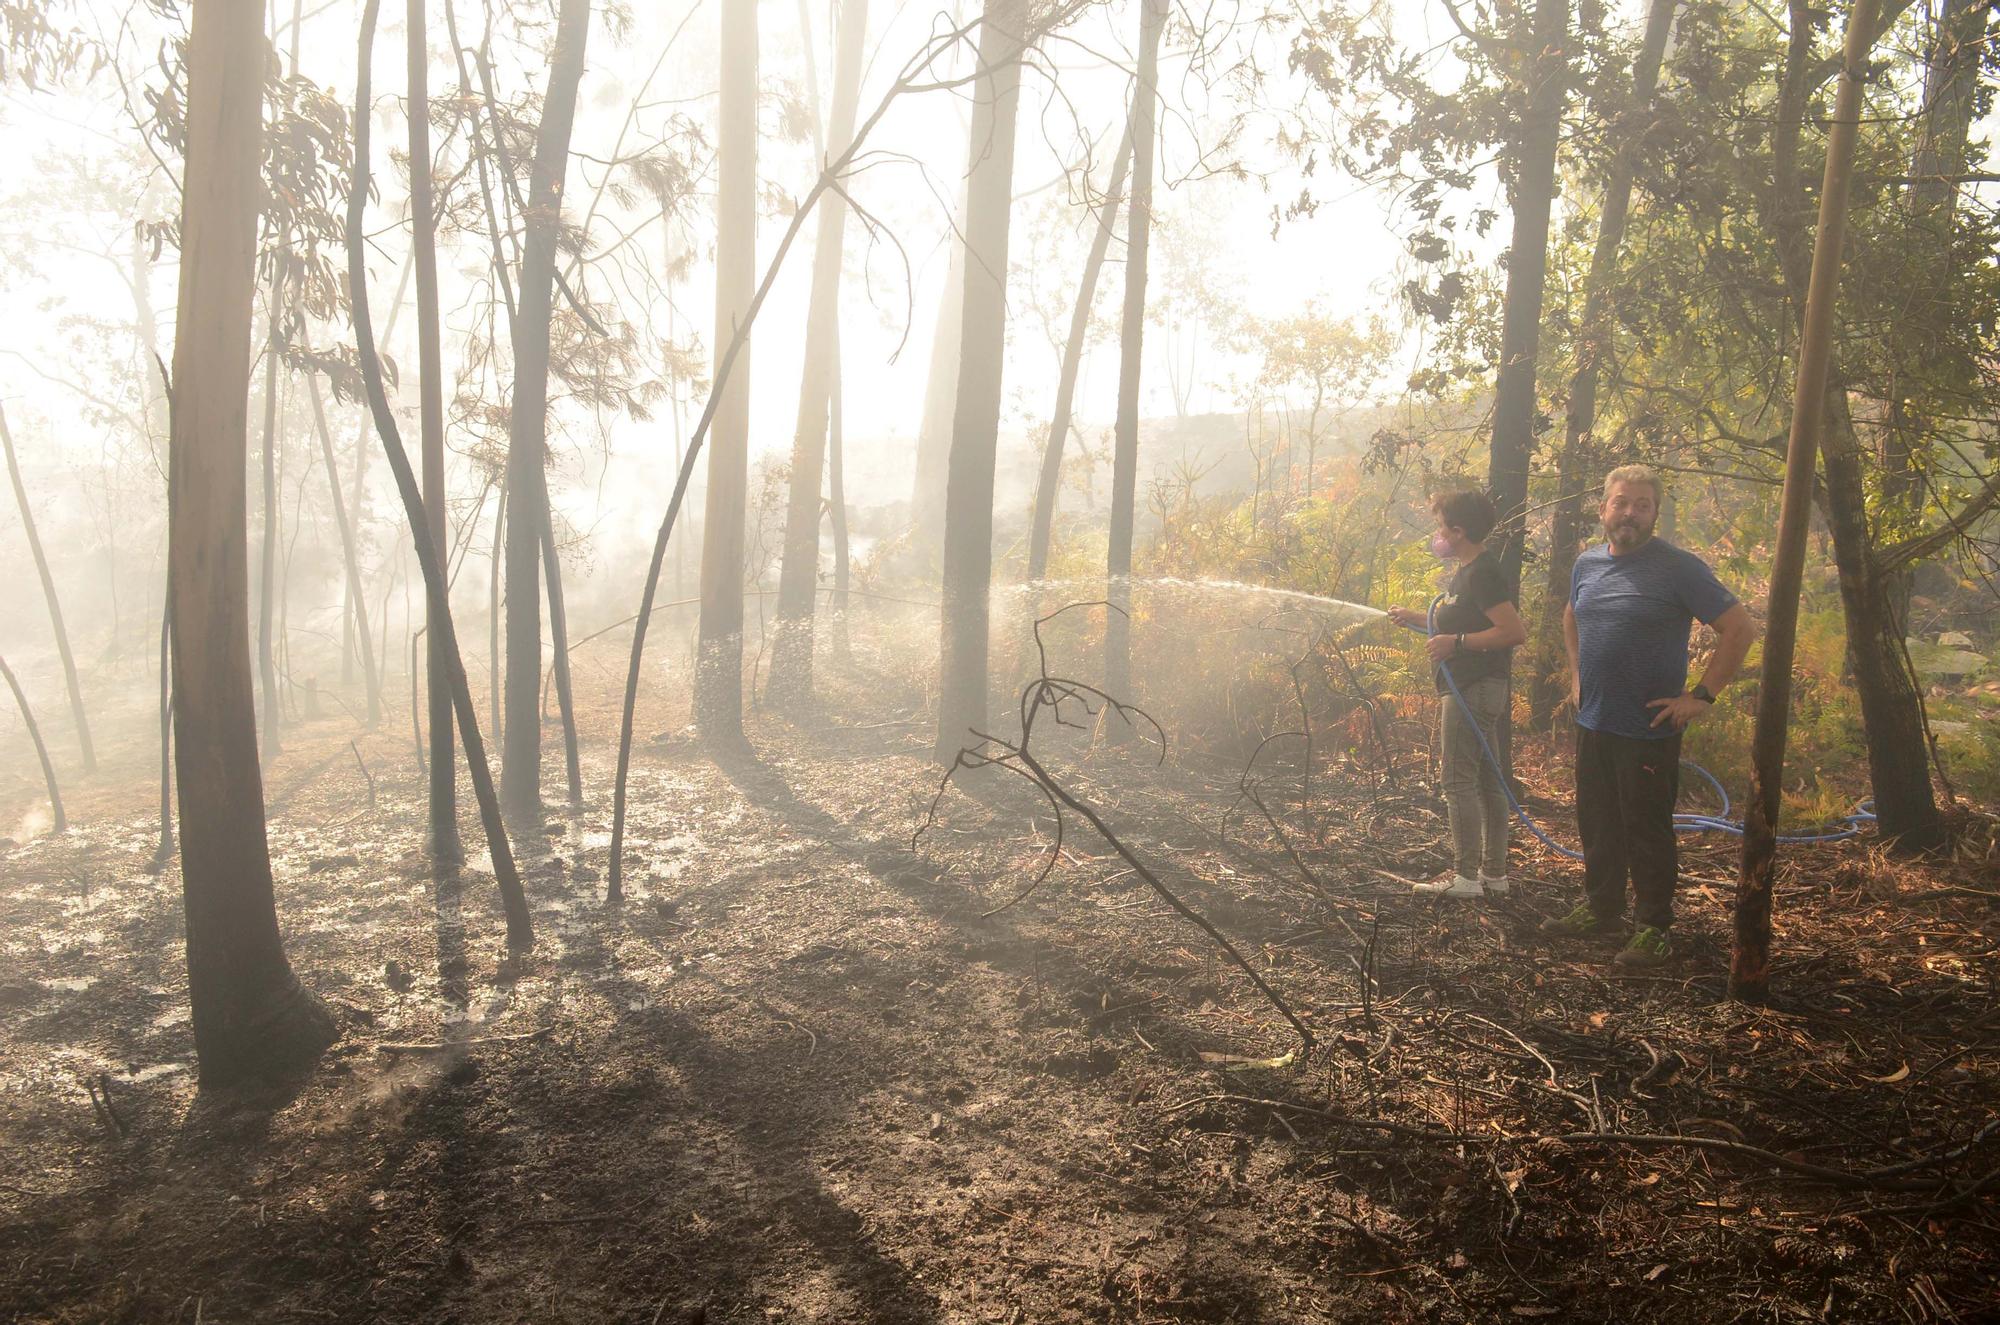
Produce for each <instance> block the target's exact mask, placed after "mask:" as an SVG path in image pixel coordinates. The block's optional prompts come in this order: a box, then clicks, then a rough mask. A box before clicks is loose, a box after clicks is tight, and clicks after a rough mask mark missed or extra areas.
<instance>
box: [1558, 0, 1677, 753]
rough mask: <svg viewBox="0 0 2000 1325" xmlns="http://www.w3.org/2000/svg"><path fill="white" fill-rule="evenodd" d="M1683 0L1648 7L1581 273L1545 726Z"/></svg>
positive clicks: (1562, 462) (1563, 689) (1561, 665)
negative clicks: (1633, 228)
mask: <svg viewBox="0 0 2000 1325" xmlns="http://www.w3.org/2000/svg"><path fill="white" fill-rule="evenodd" d="M1677 2H1678V0H1652V6H1651V8H1650V9H1648V10H1647V13H1646V33H1645V37H1644V38H1643V39H1642V40H1641V42H1640V44H1639V58H1638V59H1637V60H1636V61H1634V63H1633V67H1632V113H1633V116H1634V119H1633V121H1632V122H1631V123H1629V124H1627V125H1625V126H1624V131H1623V133H1622V134H1621V135H1620V137H1619V139H1618V143H1617V147H1616V149H1615V152H1614V155H1613V156H1612V158H1611V170H1610V173H1609V174H1608V175H1607V176H1606V178H1605V181H1604V206H1603V210H1602V211H1601V212H1600V213H1599V214H1598V221H1597V246H1596V248H1594V249H1593V250H1592V251H1591V255H1590V272H1589V274H1588V275H1587V276H1586V277H1585V278H1584V280H1585V287H1584V295H1583V316H1582V318H1581V320H1580V323H1579V325H1578V328H1577V361H1576V371H1575V372H1574V373H1572V374H1571V375H1570V379H1569V408H1568V410H1567V414H1566V417H1565V419H1564V424H1563V447H1562V451H1561V452H1560V453H1559V454H1558V455H1557V457H1556V506H1555V514H1554V518H1553V521H1552V524H1551V527H1550V531H1549V574H1548V588H1547V590H1546V592H1545V595H1544V597H1543V600H1542V613H1541V626H1540V630H1539V632H1538V636H1539V637H1538V639H1537V641H1536V648H1535V666H1534V674H1533V676H1532V678H1531V679H1530V681H1529V684H1528V713H1529V718H1528V721H1529V724H1530V725H1531V726H1533V727H1534V728H1535V729H1536V730H1537V731H1544V730H1547V729H1548V727H1549V726H1550V724H1551V723H1553V722H1554V720H1555V712H1556V706H1557V705H1558V704H1560V703H1561V702H1562V700H1563V697H1564V695H1565V694H1566V693H1567V686H1566V685H1565V683H1564V670H1565V662H1564V656H1563V636H1562V618H1563V614H1562V612H1561V611H1560V610H1558V608H1557V604H1559V603H1566V602H1568V601H1569V580H1570V574H1571V572H1573V571H1574V570H1575V569H1576V554H1577V545H1578V544H1579V543H1581V542H1582V541H1583V536H1584V528H1585V525H1584V519H1585V517H1584V510H1585V507H1584V501H1583V492H1582V488H1583V485H1584V484H1585V483H1586V482H1587V481H1588V479H1587V476H1588V475H1589V474H1590V473H1591V472H1592V471H1593V470H1594V468H1595V466H1594V465H1593V464H1592V463H1591V462H1590V460H1589V459H1588V457H1589V456H1590V454H1591V451H1592V445H1593V442H1594V433H1595V429H1596V427H1597V386H1598V382H1599V381H1600V380H1601V378H1602V376H1603V372H1604V364H1605V361H1606V360H1607V359H1609V358H1610V357H1611V283H1612V281H1613V280H1614V279H1616V276H1617V271H1618V250H1619V247H1620V246H1621V245H1622V244H1623V243H1624V242H1625V219H1626V217H1627V216H1628V215H1630V213H1631V208H1632V180H1633V176H1634V174H1635V173H1636V166H1637V154H1638V149H1639V145H1640V142H1641V140H1642V139H1643V138H1644V137H1645V135H1646V131H1647V128H1648V127H1649V123H1650V115H1651V109H1652V102H1653V93H1654V91H1655V90H1656V89H1657V88H1658V87H1659V84H1660V62H1661V61H1662V59H1664V58H1665V55H1666V50H1667V37H1668V35H1669V34H1670V33H1671V32H1672V31H1673V27H1674V11H1675V8H1676V5H1677Z"/></svg>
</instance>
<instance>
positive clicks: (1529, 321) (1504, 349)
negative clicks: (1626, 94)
mask: <svg viewBox="0 0 2000 1325" xmlns="http://www.w3.org/2000/svg"><path fill="white" fill-rule="evenodd" d="M1568 38H1569V9H1568V0H1535V17H1534V25H1533V29H1532V31H1531V33H1530V36H1529V47H1530V49H1529V50H1528V51H1526V52H1525V53H1524V59H1523V67H1524V68H1525V69H1526V70H1527V78H1528V80H1529V82H1528V86H1527V89H1526V111H1527V113H1526V117H1525V118H1524V120H1523V121H1522V124H1521V127H1520V137H1519V138H1518V139H1517V140H1516V142H1515V145H1514V151H1513V156H1514V163H1515V171H1514V187H1513V204H1514V233H1513V238H1512V240H1511V241H1510V242H1509V244H1508V248H1507V293H1506V297H1505V302H1504V304H1503V307H1502V311H1501V323H1500V372H1499V376H1498V378H1497V379H1496V380H1495V382H1494V384H1493V442H1492V450H1491V457H1490V468H1489V472H1488V476H1487V483H1488V486H1489V487H1490V488H1491V489H1492V495H1493V505H1494V508H1495V509H1496V510H1497V511H1498V512H1499V515H1500V526H1499V528H1498V529H1497V530H1496V531H1495V532H1496V533H1497V534H1498V536H1499V538H1500V549H1499V551H1500V568H1501V570H1502V572H1503V573H1504V574H1505V575H1506V577H1507V587H1508V590H1509V592H1511V593H1513V594H1514V595H1515V601H1517V602H1518V601H1519V595H1520V588H1521V555H1522V552H1523V548H1524V543H1525V530H1524V528H1523V519H1524V517H1525V514H1526V511H1527V508H1528V471H1529V467H1530V462H1531V461H1532V459H1533V457H1534V453H1535V367H1536V362H1535V360H1536V355H1537V353H1538V352H1539V349H1540V342H1541V329H1542V285H1543V282H1544V278H1545V277H1546V276H1547V274H1548V268H1549V209H1550V206H1551V204H1552V203H1553V202H1554V199H1555V190H1556V146H1557V143H1558V142H1559V141H1560V138H1561V134H1562V112H1563V103H1564V101H1565V99H1566V98H1567V96H1568V93H1569V56H1568V52H1567V51H1566V50H1565V49H1564V47H1565V44H1566V43H1567V41H1568Z"/></svg>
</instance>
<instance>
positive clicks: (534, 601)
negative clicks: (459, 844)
mask: <svg viewBox="0 0 2000 1325" xmlns="http://www.w3.org/2000/svg"><path fill="white" fill-rule="evenodd" d="M589 34H590V2H589V0H562V6H561V9H560V10H559V13H558V17H557V20H556V42H555V54H554V57H553V59H552V61H551V63H550V68H549V86H548V92H547V94H546V95H545V96H544V97H543V98H542V117H541V123H540V125H539V126H538V127H537V129H536V133H535V159H534V163H533V165H532V166H531V167H530V168H529V173H528V205H527V212H526V216H525V220H526V229H527V233H526V238H525V240H524V242H523V245H522V250H521V280H520V284H519V286H518V288H517V290H516V296H517V298H518V299H519V301H520V302H519V311H518V312H517V314H516V316H515V318H514V400H513V407H512V409H511V411H510V412H509V416H508V417H509V423H508V435H507V506H508V509H509V510H510V511H511V512H512V517H511V519H510V521H509V523H508V526H507V551H506V557H507V562H506V566H507V627H506V629H507V673H506V681H505V685H506V692H505V696H504V701H503V704H504V708H505V710H506V715H507V732H506V737H505V741H504V745H503V749H502V756H501V761H500V790H501V803H502V804H503V805H504V807H505V808H506V812H507V817H508V819H509V821H510V822H512V823H513V824H515V825H516V826H517V827H519V828H521V829H524V830H530V829H539V827H540V824H541V815H542V769H541V760H542V725H541V713H540V709H541V684H542V613H541V605H542V595H541V583H540V581H541V579H542V542H543V534H544V530H543V527H542V526H543V525H544V524H545V523H546V521H547V520H548V503H547V498H546V494H547V492H548V486H547V484H548V478H547V474H546V473H545V469H546V466H547V464H548V405H549V319H550V315H551V313H552V312H553V311H554V296H555V276H556V240H557V232H558V228H559V224H560V221H561V215H562V189H563V180H564V177H565V176H566V175H567V173H568V169H569V139H570V128H571V126H572V124H573V123H574V121H575V117H576V93H577V85H578V84H579V83H580V82H581V80H582V78H583V57H584V47H585V44H586V39H587V38H588V36H589Z"/></svg>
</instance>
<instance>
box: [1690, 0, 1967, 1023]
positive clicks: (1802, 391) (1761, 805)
mask: <svg viewBox="0 0 2000 1325" xmlns="http://www.w3.org/2000/svg"><path fill="white" fill-rule="evenodd" d="M1875 5H1876V0H1855V4H1854V8H1853V10H1852V12H1850V13H1849V15H1848V19H1847V43H1846V50H1845V67H1844V68H1843V70H1842V72H1841V76H1840V91H1839V93H1838V96H1837V98H1836V101H1835V104H1834V112H1833V118H1832V120H1831V121H1830V124H1829V131H1828V134H1827V148H1826V173H1825V177H1824V179H1823V181H1822V184H1821V187H1820V202H1819V230H1818V233H1817V235H1816V236H1815V238H1814V242H1813V254H1812V270H1811V276H1810V278H1809V280H1808V283H1807V293H1806V307H1805V316H1804V319H1803V321H1802V324H1801V327H1800V331H1799V371H1798V380H1797V383H1796V385H1795V386H1794V388H1793V392H1792V428H1791V439H1790V442H1789V443H1788V445H1787V447H1786V454H1785V489H1784V500H1783V506H1782V509H1781V512H1780V515H1779V521H1778V551H1777V557H1776V560H1775V563H1774V565H1773V566H1772V568H1771V592H1770V597H1769V604H1770V605H1769V608H1768V611H1767V624H1766V626H1765V636H1764V670H1763V675H1762V678H1761V682H1760V689H1759V691H1758V696H1757V727H1756V733H1755V735H1754V737H1753V738H1752V744H1751V751H1750V764H1751V766H1750V803H1749V807H1748V808H1747V809H1746V810H1745V812H1744V817H1743V861H1742V867H1741V870H1740V872H1739V874H1738V875H1737V882H1736V915H1735V931H1736V932H1735V947H1734V951H1733V952H1732V954H1731V960H1730V967H1729V993H1730V996H1731V997H1732V998H1736V999H1739V1000H1742V1001H1744V1002H1749V1003H1761V1002H1763V1001H1764V1000H1765V999H1767V998H1768V997H1769V996H1770V972H1771V892H1772V883H1773V881H1774V879H1775V878H1776V875H1777V864H1778V859H1777V857H1778V840H1777V823H1778V807H1779V802H1780V799H1781V796H1782V793H1783V790H1784V787H1783V782H1784V771H1785V728H1786V724H1787V723H1788V722H1789V721H1790V717H1791V697H1792V655H1793V650H1794V646H1795V644H1796V642H1797V638H1798V624H1799V586H1800V584H1801V582H1802V581H1803V579H1804V576H1805V552H1806V524H1807V518H1808V513H1809V509H1810V505H1811V500H1812V478H1813V450H1814V445H1815V439H1816V438H1818V437H1819V436H1820V435H1821V429H1820V424H1821V417H1820V416H1821V412H1822V411H1823V410H1824V409H1825V407H1826V403H1827V399H1828V396H1829V386H1830V384H1831V382H1832V378H1831V375H1830V374H1829V372H1828V365H1829V363H1830V361H1831V359H1832V347H1833V304H1834V298H1835V296H1836V295H1837V293H1838V292H1839V289H1840V248H1841V243H1842V241H1843V240H1844V239H1845V238H1846V233H1847V186H1848V180H1849V177H1850V176H1851V174H1852V168H1853V165H1854V140H1855V136H1856V132H1857V129H1858V127H1859V120H1860V117H1861V82H1862V79H1863V78H1864V77H1865V76H1866V74H1867V61H1868V50H1869V48H1870V47H1871V46H1872V45H1873V44H1874V41H1873V28H1874V24H1875ZM1792 12H1793V16H1794V21H1797V19H1798V18H1799V17H1801V15H1800V13H1799V7H1798V5H1797V4H1794V6H1793V10H1792ZM1828 459H1829V462H1831V459H1832V457H1831V456H1829V457H1828ZM1844 578H1845V577H1844V576H1843V579H1844ZM1919 772H1921V773H1924V774H1925V775H1926V776H1925V787H1926V788H1927V789H1928V787H1929V780H1928V770H1925V769H1922V768H1920V769H1919Z"/></svg>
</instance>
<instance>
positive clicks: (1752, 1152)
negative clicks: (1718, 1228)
mask: <svg viewBox="0 0 2000 1325" xmlns="http://www.w3.org/2000/svg"><path fill="white" fill-rule="evenodd" d="M1202 1104H1246V1105H1254V1106H1260V1107H1263V1108H1271V1109H1290V1110H1292V1111H1293V1112H1294V1113H1303V1114H1306V1115H1308V1116H1309V1117H1314V1118H1323V1119H1325V1120H1327V1121H1328V1122H1332V1123H1338V1124H1340V1125H1341V1126H1343V1127H1361V1128H1366V1129H1368V1130H1370V1131H1377V1132H1386V1133H1389V1134H1390V1135H1392V1136H1405V1137H1410V1138H1412V1139H1414V1140H1420V1141H1429V1142H1432V1143H1435V1144H1440V1145H1473V1144H1479V1143H1491V1144H1495V1145H1514V1146H1518V1145H1538V1146H1551V1145H1575V1146H1592V1145H1595V1146H1613V1147H1615V1146H1630V1147H1632V1148H1633V1149H1635V1150H1705V1151H1709V1152H1710V1153H1713V1154H1722V1155H1738V1156H1741V1157H1742V1158H1744V1159H1754V1160H1756V1161H1757V1162H1758V1163H1760V1164H1769V1165H1770V1166H1771V1167H1773V1168H1779V1169H1784V1170H1785V1171H1786V1172H1788V1173H1796V1174H1798V1175H1800V1176H1801V1177H1806V1178H1813V1179H1815V1180H1817V1181H1819V1182H1823V1183H1826V1184H1827V1185H1829V1186H1832V1187H1842V1188H1846V1189H1848V1190H1852V1191H1894V1192H1931V1191H1935V1190H1936V1188H1937V1184H1936V1183H1933V1182H1920V1181H1915V1180H1911V1179H1902V1178H1894V1177H1884V1176H1878V1175H1877V1174H1876V1173H1874V1172H1870V1171H1862V1172H1854V1171H1851V1170H1848V1169H1836V1168H1829V1167H1827V1166H1826V1165H1824V1164H1814V1163H1812V1162H1810V1161H1808V1160H1802V1159H1792V1158H1790V1157H1789V1156H1786V1155H1781V1154H1779V1153H1777V1152H1776V1151H1774V1150H1765V1149H1764V1148H1763V1147H1761V1146H1753V1145H1749V1144H1747V1143H1745V1142H1742V1141H1725V1140H1723V1139H1722V1138H1720V1137H1713V1136H1675V1135H1671V1134H1663V1133H1657V1132H1540V1133H1525V1134H1523V1133H1500V1134H1493V1135H1482V1134H1480V1133H1476V1132H1451V1131H1443V1130H1439V1129H1436V1128H1429V1127H1417V1126H1412V1125H1411V1124H1409V1123H1397V1122H1391V1121H1389V1120H1388V1119H1386V1118H1356V1117H1354V1116H1353V1115H1351V1114H1345V1113H1338V1112H1336V1111H1334V1110H1332V1109H1320V1108H1315V1107H1314V1106H1312V1105H1309V1104H1294V1103H1292V1102H1291V1101H1289V1100H1271V1099H1264V1098H1261V1097H1259V1096H1256V1095H1198V1096H1196V1097H1195V1098H1193V1099H1189V1100H1183V1101H1181V1102H1180V1103H1179V1104H1172V1105H1168V1106H1167V1108H1166V1110H1165V1111H1166V1112H1167V1113H1179V1112H1180V1111H1181V1110H1183V1109H1192V1108H1195V1107H1197V1106H1199V1105H1202ZM1996 1182H2000V1170H1995V1171H1994V1172H1993V1173H1990V1174H1988V1175H1987V1176H1986V1177H1984V1178H1981V1179H1980V1180H1979V1181H1978V1182H1976V1183H1974V1184H1971V1185H1970V1186H1968V1187H1965V1188H1961V1189H1960V1190H1959V1191H1958V1192H1957V1193H1956V1194H1955V1195H1954V1194H1951V1193H1947V1194H1946V1198H1945V1199H1949V1200H1954V1201H1957V1200H1964V1199H1966V1198H1967V1197H1970V1196H1973V1195H1976V1194H1978V1193H1979V1192H1981V1191H1983V1190H1985V1189H1986V1188H1987V1187H1989V1186H1991V1185H1993V1184H1994V1183H1996Z"/></svg>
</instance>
